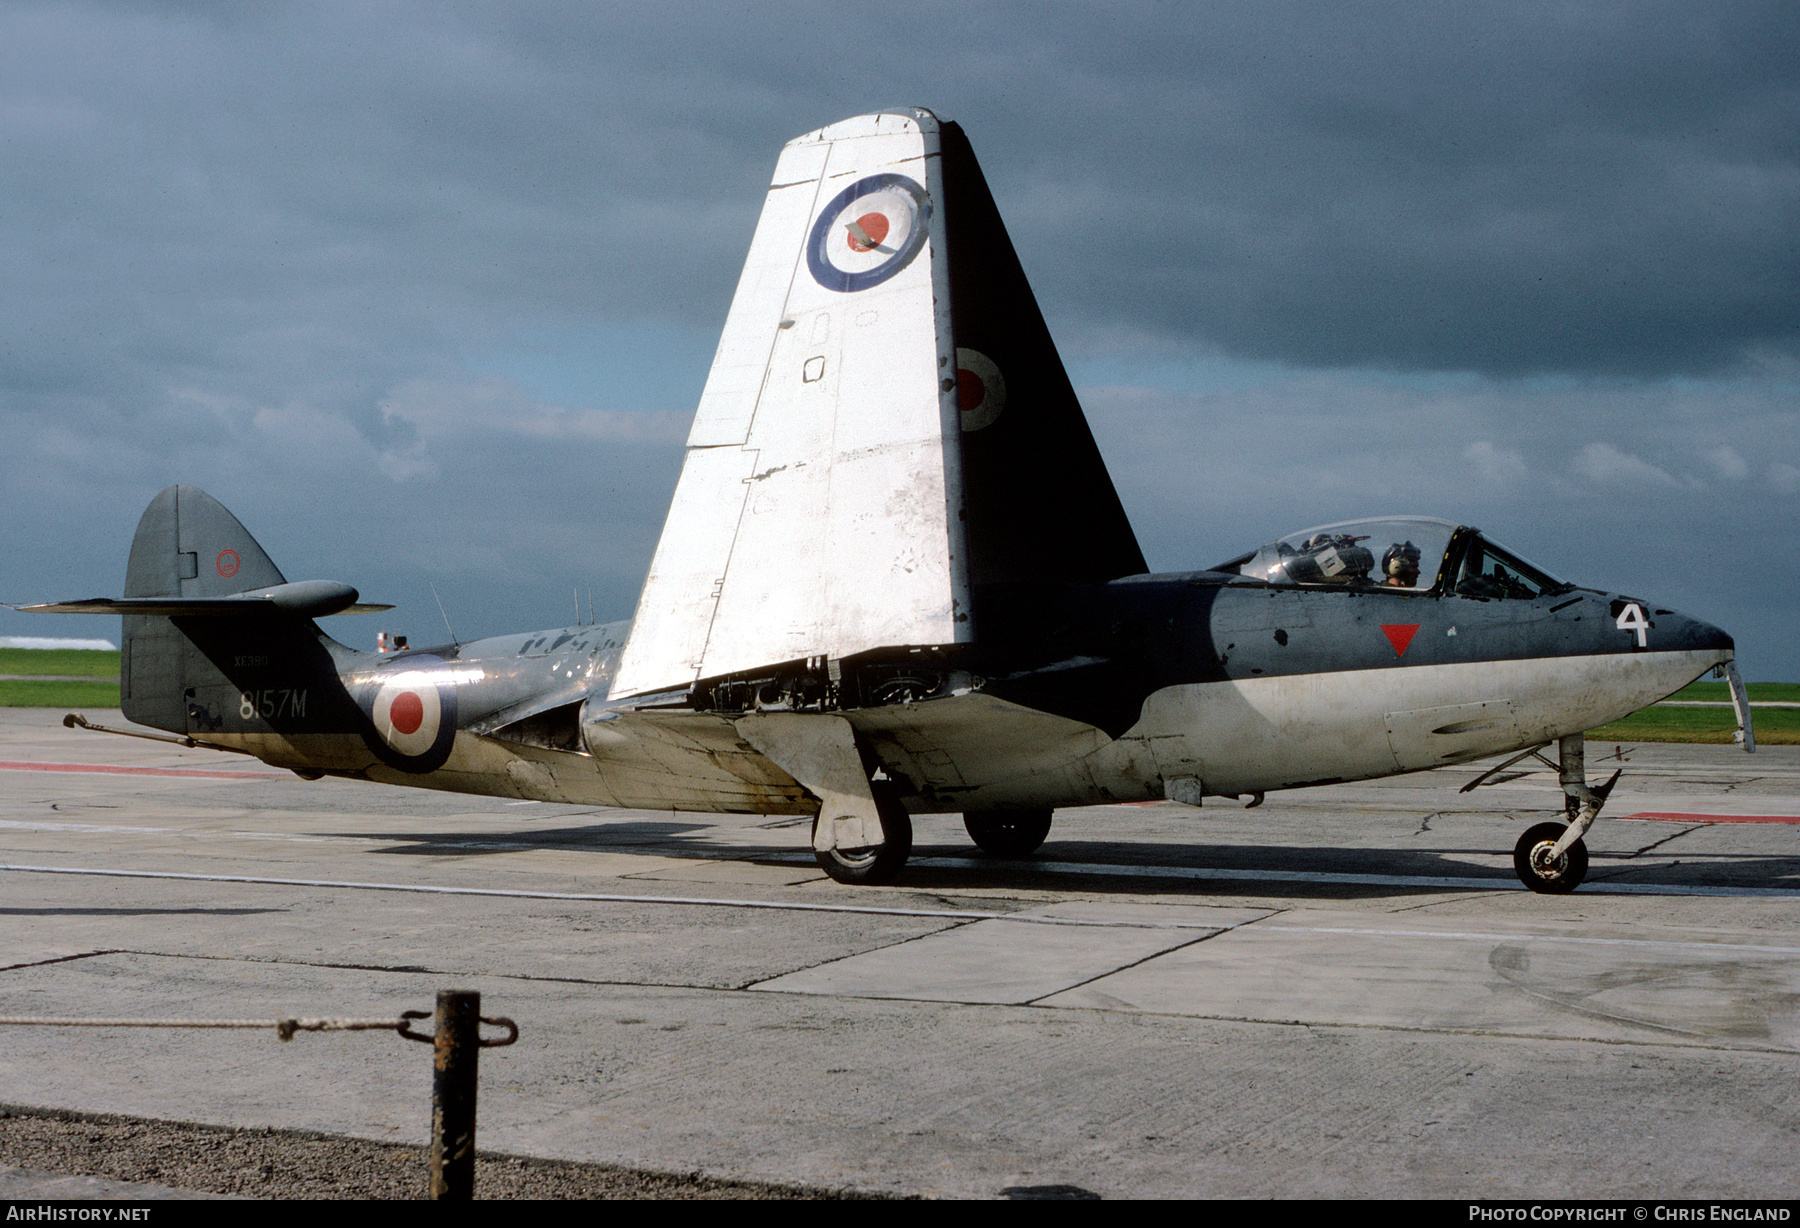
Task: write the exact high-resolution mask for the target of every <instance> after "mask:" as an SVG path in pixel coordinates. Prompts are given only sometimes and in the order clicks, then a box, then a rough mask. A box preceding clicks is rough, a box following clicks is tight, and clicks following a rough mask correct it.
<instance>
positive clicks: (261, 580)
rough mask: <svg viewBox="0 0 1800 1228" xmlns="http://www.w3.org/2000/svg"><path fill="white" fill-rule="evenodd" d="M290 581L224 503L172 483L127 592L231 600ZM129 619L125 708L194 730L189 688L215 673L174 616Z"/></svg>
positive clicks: (143, 532) (137, 541)
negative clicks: (177, 624)
mask: <svg viewBox="0 0 1800 1228" xmlns="http://www.w3.org/2000/svg"><path fill="white" fill-rule="evenodd" d="M284 583H286V579H285V577H283V576H282V574H281V571H280V569H279V568H277V567H276V566H275V564H274V563H273V562H272V561H270V559H269V556H268V555H267V554H266V553H264V552H263V548H262V547H261V546H259V545H258V544H257V542H256V539H255V538H254V537H251V536H250V531H249V530H248V529H246V528H244V526H243V525H242V524H240V523H239V522H238V518H237V517H236V516H233V515H232V514H231V513H230V512H229V511H228V510H227V509H226V507H225V505H224V504H223V503H220V502H219V501H218V500H217V499H215V498H213V497H212V496H211V495H209V494H207V493H206V492H205V491H203V490H201V489H199V488H198V487H194V486H169V487H165V488H164V489H163V490H162V491H160V492H159V493H158V494H157V496H156V497H155V498H154V499H152V500H150V506H149V507H147V508H145V509H144V515H143V517H142V518H141V519H140V520H139V521H138V527H137V535H136V536H134V537H133V538H132V539H131V558H130V559H129V560H128V561H127V562H126V564H125V592H124V595H125V596H126V597H229V596H231V595H232V594H233V593H247V592H249V591H251V590H252V589H258V588H268V587H270V586H272V585H276V584H284ZM122 624H123V625H122V627H121V629H120V630H121V635H120V639H121V642H122V644H123V646H124V654H123V656H122V658H121V660H120V666H119V707H120V708H121V710H122V711H123V712H124V713H125V716H126V718H127V719H129V720H133V721H136V722H137V723H138V724H140V725H150V726H152V727H154V728H157V729H170V730H175V731H177V732H181V733H185V732H188V718H189V705H188V696H187V690H188V688H190V687H193V686H196V685H198V684H200V683H201V681H202V678H203V677H204V678H206V679H209V680H210V679H211V678H212V676H213V673H214V671H212V670H211V669H210V668H207V667H205V666H203V665H202V663H201V662H200V661H199V659H198V658H197V657H196V654H195V651H194V647H193V645H192V643H191V642H190V641H189V639H188V637H187V636H186V635H184V634H182V632H181V631H180V630H179V629H178V628H177V627H176V626H175V624H174V623H173V622H172V621H170V620H169V619H167V618H164V617H161V616H159V615H148V616H146V615H142V614H127V615H126V616H125V617H124V619H123V620H122ZM190 675H191V676H190Z"/></svg>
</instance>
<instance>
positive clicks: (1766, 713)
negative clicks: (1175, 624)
mask: <svg viewBox="0 0 1800 1228" xmlns="http://www.w3.org/2000/svg"><path fill="white" fill-rule="evenodd" d="M0 674H37V675H43V674H63V675H75V674H78V675H80V676H81V677H82V678H83V679H87V678H92V679H94V681H92V682H87V681H77V682H70V681H61V680H50V679H45V680H44V681H36V680H25V681H0V708H116V707H118V706H119V654H118V653H116V652H95V651H90V650H87V649H80V648H0ZM1670 698H1671V699H1699V700H1711V701H1713V702H1715V703H1720V702H1722V703H1728V702H1730V700H1731V689H1730V688H1729V687H1727V686H1726V685H1725V684H1724V683H1723V682H1696V683H1694V684H1693V685H1692V686H1689V687H1685V688H1683V689H1682V690H1681V691H1680V692H1679V693H1677V694H1675V695H1672V696H1670ZM1750 698H1751V699H1753V700H1757V699H1761V700H1779V701H1785V702H1787V703H1800V683H1793V682H1752V683H1751V684H1750ZM1736 728H1737V719H1736V718H1735V717H1734V716H1733V715H1732V712H1731V709H1730V708H1663V707H1653V708H1645V709H1644V710H1643V711H1642V712H1634V713H1632V714H1631V715H1630V716H1628V717H1626V718H1625V719H1624V720H1622V721H1614V722H1613V723H1612V724H1610V725H1602V726H1601V727H1600V728H1598V729H1592V730H1589V731H1588V737H1589V738H1592V739H1594V740H1596V741H1613V742H1730V741H1731V735H1732V732H1733V731H1734V730H1735V729H1736ZM1756 740H1757V741H1758V742H1766V743H1768V744H1769V745H1771V746H1795V745H1800V708H1758V709H1757V710H1756Z"/></svg>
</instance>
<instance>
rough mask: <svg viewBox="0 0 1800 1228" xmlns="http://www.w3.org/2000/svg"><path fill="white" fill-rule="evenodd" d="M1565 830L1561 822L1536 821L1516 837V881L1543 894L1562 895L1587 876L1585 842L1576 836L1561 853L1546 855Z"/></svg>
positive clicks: (1514, 853)
mask: <svg viewBox="0 0 1800 1228" xmlns="http://www.w3.org/2000/svg"><path fill="white" fill-rule="evenodd" d="M1568 830H1569V829H1568V828H1567V827H1565V826H1563V825H1562V824H1561V823H1539V824H1538V825H1537V826H1536V827H1533V828H1531V829H1530V830H1528V831H1527V832H1526V833H1525V834H1524V835H1522V836H1520V837H1519V842H1518V844H1516V845H1514V846H1513V869H1514V870H1516V871H1517V872H1518V875H1519V881H1520V882H1522V883H1524V884H1525V885H1526V886H1527V887H1530V888H1531V889H1532V890H1533V891H1536V892H1539V893H1541V894H1543V895H1563V894H1566V893H1567V892H1570V891H1573V890H1575V888H1577V887H1579V886H1580V885H1581V880H1582V879H1584V878H1586V877H1587V867H1588V855H1587V845H1586V843H1584V842H1583V841H1580V840H1577V841H1575V843H1573V844H1571V845H1570V846H1569V847H1568V850H1567V851H1566V852H1564V853H1563V855H1562V856H1561V857H1557V858H1552V857H1551V856H1550V850H1551V849H1553V848H1555V847H1556V842H1557V841H1558V840H1560V839H1562V835H1563V833H1564V832H1565V831H1568Z"/></svg>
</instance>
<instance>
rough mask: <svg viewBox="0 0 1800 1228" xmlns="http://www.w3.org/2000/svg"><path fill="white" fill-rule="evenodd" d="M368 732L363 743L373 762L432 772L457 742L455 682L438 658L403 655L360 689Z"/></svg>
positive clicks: (402, 768) (364, 734)
mask: <svg viewBox="0 0 1800 1228" xmlns="http://www.w3.org/2000/svg"><path fill="white" fill-rule="evenodd" d="M361 704H362V710H363V712H364V713H366V714H367V715H368V718H369V722H370V724H371V725H372V726H373V728H372V729H369V730H365V731H364V733H363V740H364V741H365V742H367V743H368V744H369V749H370V750H372V751H374V752H375V755H376V757H377V758H379V759H380V760H381V761H382V762H383V763H385V764H387V765H388V766H389V767H395V768H399V769H400V770H401V771H403V772H420V773H422V772H435V771H437V770H438V769H439V768H441V767H443V766H444V761H445V760H447V759H449V758H450V747H451V746H452V745H453V744H454V743H455V741H456V684H455V683H453V682H451V681H450V680H449V677H448V669H447V663H446V662H445V661H444V660H443V659H442V658H441V657H433V656H416V657H405V658H403V659H401V660H399V661H396V662H395V663H394V668H392V669H390V670H387V671H384V672H383V673H382V674H381V675H379V676H378V677H376V679H375V680H374V681H373V682H371V683H370V684H369V686H368V687H367V688H366V689H365V690H364V692H363V697H362V700H361Z"/></svg>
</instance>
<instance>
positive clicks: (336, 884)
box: [0, 864, 1218, 930]
mask: <svg viewBox="0 0 1800 1228" xmlns="http://www.w3.org/2000/svg"><path fill="white" fill-rule="evenodd" d="M0 871H10V872H13V873H19V874H69V875H86V876H89V877H95V878H149V879H173V880H176V881H181V882H200V883H247V884H251V885H254V886H269V887H324V888H330V889H336V890H354V891H401V892H412V893H415V894H419V895H472V896H493V897H497V898H500V899H514V900H568V901H571V902H574V903H598V904H693V905H698V906H701V907H710V908H757V909H765V910H767V911H770V912H835V913H860V914H865V915H873V916H882V917H927V918H932V919H937V920H946V921H1017V922H1021V923H1023V924H1027V925H1067V926H1080V927H1086V928H1092V929H1153V930H1154V929H1176V930H1181V929H1195V930H1214V929H1217V928H1218V926H1217V925H1214V924H1206V923H1201V922H1192V921H1176V920H1169V921H1158V922H1150V921H1087V920H1082V919H1080V918H1076V917H1034V916H1030V915H1028V914H1025V913H1011V912H959V911H957V910H955V909H948V908H883V907H879V906H875V905H867V904H806V903H791V902H790V903H784V902H781V901H777V900H732V899H721V898H717V897H712V896H684V895H680V896H678V895H627V894H623V893H617V894H612V893H601V892H582V891H507V890H502V889H500V888H497V887H440V886H431V885H427V884H419V883H365V882H354V881H347V880H337V879H317V878H263V877H259V876H254V875H248V874H182V873H177V872H174V871H166V870H104V869H98V868H95V867H89V866H28V865H8V864H0Z"/></svg>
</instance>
